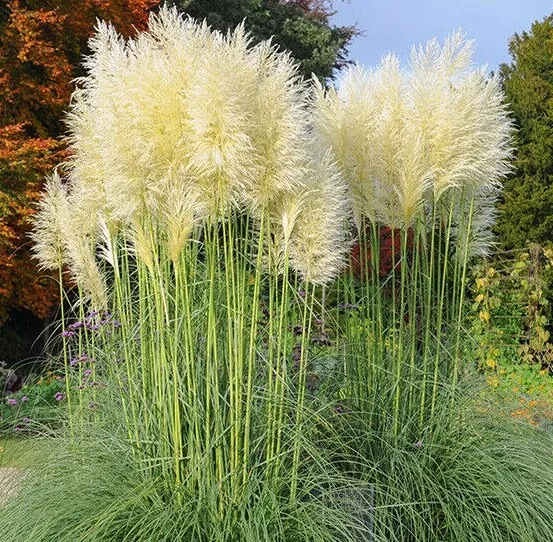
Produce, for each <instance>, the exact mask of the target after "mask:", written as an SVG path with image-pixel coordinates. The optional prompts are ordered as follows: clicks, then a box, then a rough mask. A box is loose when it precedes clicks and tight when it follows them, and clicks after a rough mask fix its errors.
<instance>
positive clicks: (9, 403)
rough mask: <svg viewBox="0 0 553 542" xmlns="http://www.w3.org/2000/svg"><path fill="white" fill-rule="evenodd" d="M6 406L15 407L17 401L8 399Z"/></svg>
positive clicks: (11, 398)
mask: <svg viewBox="0 0 553 542" xmlns="http://www.w3.org/2000/svg"><path fill="white" fill-rule="evenodd" d="M8 405H10V406H15V405H17V399H14V398H13V397H10V398H9V399H8Z"/></svg>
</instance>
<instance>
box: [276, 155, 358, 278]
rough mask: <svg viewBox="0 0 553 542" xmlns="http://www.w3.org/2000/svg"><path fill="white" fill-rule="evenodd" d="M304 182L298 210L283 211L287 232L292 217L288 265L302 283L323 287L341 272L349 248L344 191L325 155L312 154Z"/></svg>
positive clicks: (337, 174) (340, 179)
mask: <svg viewBox="0 0 553 542" xmlns="http://www.w3.org/2000/svg"><path fill="white" fill-rule="evenodd" d="M303 182H304V187H303V189H302V191H301V194H300V195H299V197H300V202H301V208H300V209H299V210H297V209H296V208H294V207H292V210H291V212H290V211H289V210H288V209H283V211H284V212H283V214H282V216H283V219H286V220H285V221H284V222H283V224H287V225H288V226H287V227H288V228H290V222H289V220H290V216H293V228H292V229H291V234H290V244H289V248H288V252H289V255H290V263H291V265H292V267H293V268H294V269H296V270H297V271H298V272H299V273H300V275H301V276H302V277H303V278H304V279H305V280H307V281H309V282H312V283H315V284H326V283H329V282H330V281H332V280H333V279H334V278H336V276H337V275H338V274H339V272H340V271H341V270H342V268H343V266H344V263H345V254H346V253H347V250H348V248H349V247H348V245H347V241H346V238H347V226H348V218H349V214H348V206H349V202H348V199H347V197H346V188H345V185H344V184H343V181H342V178H341V176H340V174H339V170H338V168H337V167H336V165H335V164H334V162H333V161H332V159H331V157H330V155H329V154H328V153H326V154H322V153H317V154H314V156H313V157H312V158H311V160H310V161H309V162H308V163H307V165H306V168H305V175H304V177H303ZM287 221H288V222H287ZM285 227H286V226H285Z"/></svg>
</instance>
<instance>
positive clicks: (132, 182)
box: [67, 7, 305, 222]
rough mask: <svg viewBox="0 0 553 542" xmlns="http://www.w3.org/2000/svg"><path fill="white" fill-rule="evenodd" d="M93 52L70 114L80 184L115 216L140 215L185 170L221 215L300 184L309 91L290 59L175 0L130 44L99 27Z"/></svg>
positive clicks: (209, 206) (75, 171)
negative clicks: (219, 28) (182, 10)
mask: <svg viewBox="0 0 553 542" xmlns="http://www.w3.org/2000/svg"><path fill="white" fill-rule="evenodd" d="M91 48H92V51H93V54H92V56H91V57H90V58H89V59H88V60H87V63H86V68H87V76H86V77H84V78H82V79H81V80H80V81H79V89H78V90H77V91H76V92H75V94H74V96H73V100H72V104H71V110H70V113H69V116H68V119H67V123H68V126H69V131H70V137H69V141H70V144H71V147H72V150H73V151H74V153H73V158H72V159H71V182H72V184H75V185H76V186H75V188H74V191H75V192H81V193H83V194H87V193H88V191H89V190H90V191H92V193H93V194H95V196H96V197H95V198H92V197H90V198H89V200H90V203H91V205H96V206H103V207H104V209H102V213H103V214H104V215H105V216H109V217H113V218H117V219H120V220H123V221H128V222H132V221H133V220H137V221H140V220H141V217H142V216H143V215H144V213H146V214H147V213H150V212H151V211H152V209H155V208H156V205H157V203H156V198H157V197H158V194H159V189H158V188H156V186H157V185H163V183H164V179H166V178H167V177H168V176H169V175H171V172H174V171H179V170H186V171H187V175H188V178H189V182H190V183H191V184H193V185H194V186H195V194H198V197H199V201H200V202H201V204H202V206H203V207H204V208H206V209H208V210H209V211H210V212H211V213H212V214H216V215H219V216H221V215H224V214H225V213H226V210H228V208H229V207H231V206H242V205H247V206H248V207H249V208H252V209H254V208H255V209H257V208H260V207H262V206H263V205H264V204H265V203H266V202H267V201H268V200H269V199H270V198H271V197H273V196H274V195H275V194H276V193H278V191H279V190H285V189H287V188H289V187H290V186H294V184H296V183H297V179H298V178H299V177H300V175H301V172H300V164H301V163H302V160H303V151H302V146H301V143H302V136H303V133H304V127H305V91H304V90H303V89H302V88H301V87H300V86H298V84H297V75H296V68H295V66H294V64H293V62H292V61H291V60H290V58H289V57H288V56H287V55H284V54H280V53H277V51H276V50H275V48H274V47H272V46H271V45H270V44H268V43H263V44H260V45H258V46H256V47H251V46H250V40H249V37H248V36H247V35H246V34H245V32H244V29H243V27H242V26H240V27H238V28H237V29H236V30H235V31H234V32H232V33H229V34H228V35H223V34H221V33H219V32H212V31H211V30H210V29H209V27H207V25H206V24H205V23H204V24H198V23H196V22H194V21H193V20H191V19H186V18H184V17H183V16H181V15H179V14H178V13H177V11H176V10H174V9H168V8H166V7H163V8H162V9H161V10H160V12H159V14H157V15H152V16H151V18H150V23H149V31H148V32H145V33H142V34H139V35H138V37H136V38H135V39H131V40H129V41H127V42H124V41H123V40H122V39H121V38H120V37H119V36H118V35H117V34H116V32H115V31H114V30H113V28H112V27H111V26H110V25H107V24H103V23H101V24H100V25H99V26H98V30H97V33H96V35H95V37H94V38H93V39H92V40H91Z"/></svg>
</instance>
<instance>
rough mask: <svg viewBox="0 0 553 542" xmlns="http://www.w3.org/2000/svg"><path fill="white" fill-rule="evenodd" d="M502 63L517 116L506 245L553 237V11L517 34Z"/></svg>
mask: <svg viewBox="0 0 553 542" xmlns="http://www.w3.org/2000/svg"><path fill="white" fill-rule="evenodd" d="M509 51H510V53H511V56H512V59H513V60H512V63H511V64H509V65H505V64H503V65H502V66H501V71H500V74H501V77H502V81H503V87H504V90H505V95H506V100H507V102H508V103H509V104H510V108H511V110H512V113H513V118H514V120H515V124H516V128H517V133H516V135H515V146H516V159H515V162H514V166H515V168H516V169H515V171H514V173H513V175H512V176H511V177H510V178H509V179H507V181H506V182H505V191H504V201H503V204H502V205H501V214H500V217H499V221H498V225H497V233H498V235H499V240H500V241H501V243H502V244H503V246H504V247H505V248H516V247H522V246H524V245H525V244H526V243H527V242H528V241H532V242H538V243H546V242H548V241H549V242H550V241H553V15H550V16H549V17H546V18H545V19H544V20H543V21H541V22H538V21H536V22H534V24H533V25H532V29H531V30H530V32H522V34H515V36H514V37H513V38H512V39H511V42H510V46H509Z"/></svg>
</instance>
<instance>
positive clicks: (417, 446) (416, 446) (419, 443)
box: [413, 440, 422, 449]
mask: <svg viewBox="0 0 553 542" xmlns="http://www.w3.org/2000/svg"><path fill="white" fill-rule="evenodd" d="M413 446H414V447H415V448H418V449H420V448H422V440H417V442H415V444H413Z"/></svg>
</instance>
